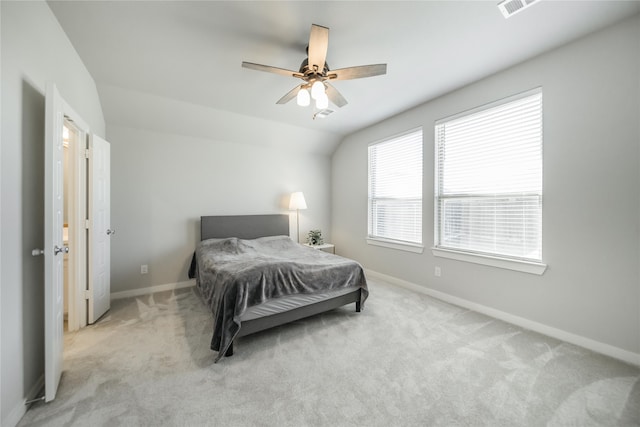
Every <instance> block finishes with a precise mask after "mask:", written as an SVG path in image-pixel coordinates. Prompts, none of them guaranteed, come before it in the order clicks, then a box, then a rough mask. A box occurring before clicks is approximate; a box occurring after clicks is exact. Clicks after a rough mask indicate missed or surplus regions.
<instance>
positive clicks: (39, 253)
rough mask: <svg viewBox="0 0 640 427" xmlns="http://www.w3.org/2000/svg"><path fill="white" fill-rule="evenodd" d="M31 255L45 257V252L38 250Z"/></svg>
mask: <svg viewBox="0 0 640 427" xmlns="http://www.w3.org/2000/svg"><path fill="white" fill-rule="evenodd" d="M31 255H32V256H38V255H44V250H43V249H37V248H36V249H34V250H32V251H31Z"/></svg>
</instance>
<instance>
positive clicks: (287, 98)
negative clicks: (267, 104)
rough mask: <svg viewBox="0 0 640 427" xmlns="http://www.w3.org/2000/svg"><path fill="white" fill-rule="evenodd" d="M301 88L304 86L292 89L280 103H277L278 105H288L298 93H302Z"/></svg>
mask: <svg viewBox="0 0 640 427" xmlns="http://www.w3.org/2000/svg"><path fill="white" fill-rule="evenodd" d="M301 87H302V85H299V86H296V87H294V88H293V89H291V90H290V91H289V92H287V93H286V94H285V95H284V96H283V97H282V98H280V99H279V100H278V102H276V104H286V103H287V102H289V101H291V100H292V99H293V98H295V97H296V95H298V92H299V91H300V88H301Z"/></svg>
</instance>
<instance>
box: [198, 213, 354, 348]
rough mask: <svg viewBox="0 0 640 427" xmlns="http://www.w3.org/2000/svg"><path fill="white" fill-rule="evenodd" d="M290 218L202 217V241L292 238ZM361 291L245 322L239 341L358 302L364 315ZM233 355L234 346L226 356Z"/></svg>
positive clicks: (272, 216)
mask: <svg viewBox="0 0 640 427" xmlns="http://www.w3.org/2000/svg"><path fill="white" fill-rule="evenodd" d="M288 235H289V215H281V214H275V215H235V216H202V217H200V240H206V239H213V238H227V237H237V238H239V239H257V238H258V237H267V236H288ZM360 298H361V295H360V289H358V290H357V291H353V292H350V293H348V294H345V295H341V296H339V297H334V298H329V299H326V300H324V301H319V302H316V303H313V304H309V305H306V306H303V307H298V308H295V309H293V310H290V311H286V312H284V313H278V314H272V315H270V316H265V317H261V318H257V319H252V320H246V321H243V322H242V327H241V328H240V332H239V333H238V335H237V336H236V338H240V337H243V336H245V335H249V334H253V333H255V332H259V331H263V330H265V329H269V328H273V327H276V326H280V325H283V324H285V323H290V322H294V321H296V320H299V319H303V318H305V317H309V316H314V315H316V314H320V313H324V312H325V311H329V310H333V309H334V308H338V307H342V306H343V305H346V304H350V303H352V302H355V303H356V311H357V312H360ZM231 355H233V343H232V344H231V346H229V350H227V352H226V353H225V356H231Z"/></svg>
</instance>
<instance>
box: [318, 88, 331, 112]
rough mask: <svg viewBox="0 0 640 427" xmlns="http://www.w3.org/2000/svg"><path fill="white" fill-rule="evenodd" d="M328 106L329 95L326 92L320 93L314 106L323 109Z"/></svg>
mask: <svg viewBox="0 0 640 427" xmlns="http://www.w3.org/2000/svg"><path fill="white" fill-rule="evenodd" d="M328 106H329V97H328V96H327V94H326V93H324V92H323V93H322V95H320V96H319V97H318V98H316V108H317V109H318V110H324V109H325V108H327V107H328Z"/></svg>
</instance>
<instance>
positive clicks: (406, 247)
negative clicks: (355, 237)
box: [367, 237, 424, 254]
mask: <svg viewBox="0 0 640 427" xmlns="http://www.w3.org/2000/svg"><path fill="white" fill-rule="evenodd" d="M367 244H369V245H374V246H382V247H385V248H391V249H398V250H400V251H407V252H413V253H416V254H421V253H422V252H424V246H422V245H416V244H411V243H400V242H392V241H390V240H383V239H374V238H371V237H367Z"/></svg>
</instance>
